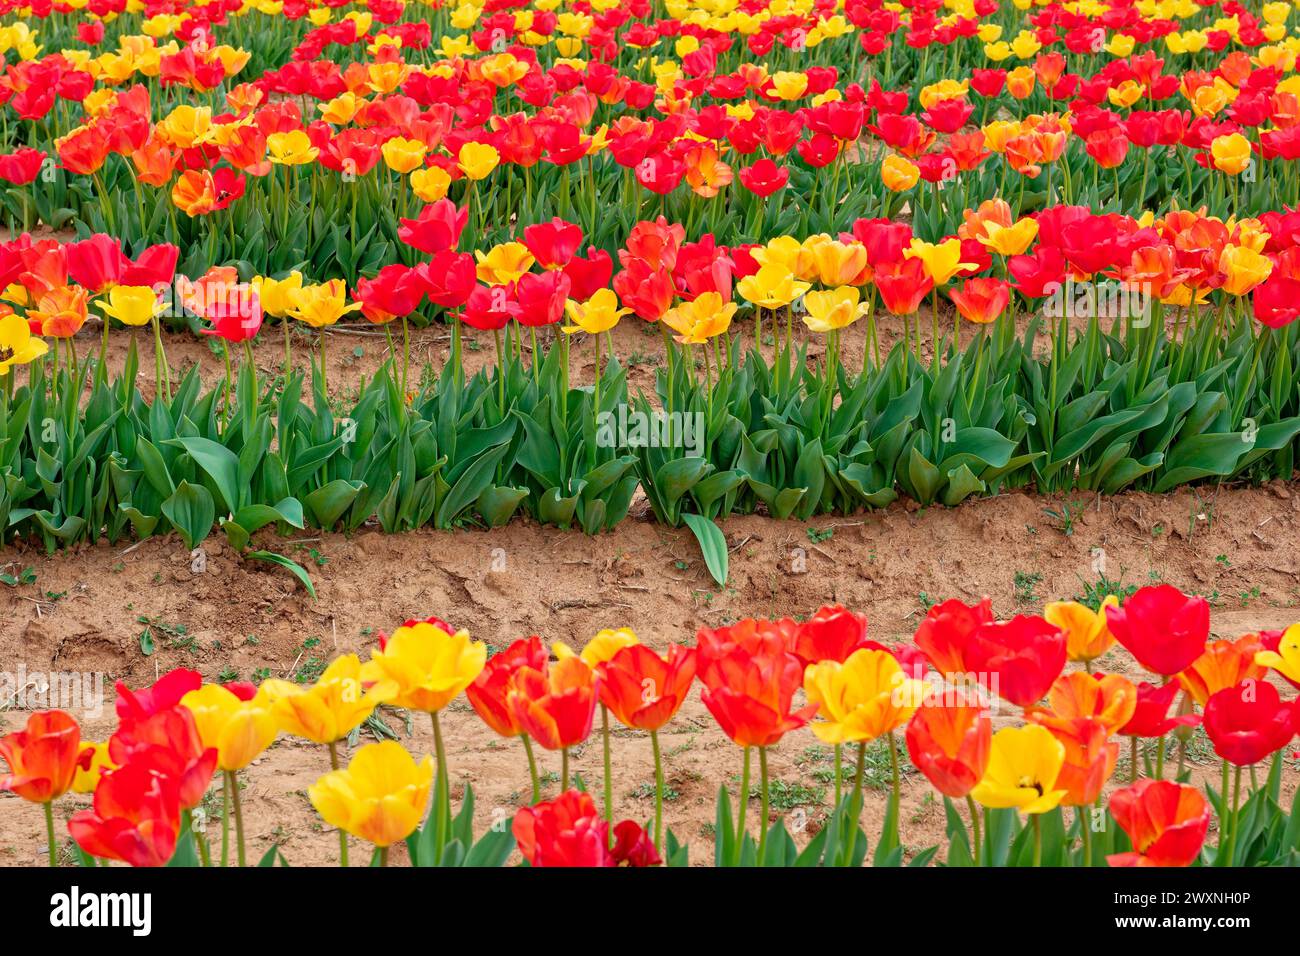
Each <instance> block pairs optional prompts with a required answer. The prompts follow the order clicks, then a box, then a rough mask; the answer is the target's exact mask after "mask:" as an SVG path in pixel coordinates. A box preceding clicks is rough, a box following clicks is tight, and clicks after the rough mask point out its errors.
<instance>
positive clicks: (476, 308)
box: [461, 285, 515, 332]
mask: <svg viewBox="0 0 1300 956" xmlns="http://www.w3.org/2000/svg"><path fill="white" fill-rule="evenodd" d="M514 297H515V289H514V286H513V285H494V286H486V285H475V286H474V289H473V291H471V292H470V294H469V298H468V299H467V300H466V301H465V310H464V311H463V312H462V313H461V318H463V319H464V320H465V324H466V325H469V326H471V327H472V328H476V329H479V330H480V331H484V332H490V331H493V330H495V329H504V328H505V327H506V326H507V325H509V324H510V320H511V318H513V312H512V306H513V303H514Z"/></svg>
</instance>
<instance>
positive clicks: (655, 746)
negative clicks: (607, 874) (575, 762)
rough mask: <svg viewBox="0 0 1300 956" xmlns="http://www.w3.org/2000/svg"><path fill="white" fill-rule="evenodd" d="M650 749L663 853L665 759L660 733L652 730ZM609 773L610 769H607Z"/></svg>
mask: <svg viewBox="0 0 1300 956" xmlns="http://www.w3.org/2000/svg"><path fill="white" fill-rule="evenodd" d="M650 749H651V750H653V751H654V755H655V849H656V850H658V851H659V854H660V855H661V856H662V855H663V846H664V760H663V754H662V753H660V751H659V733H658V731H654V730H652V731H650ZM606 773H607V774H608V771H606Z"/></svg>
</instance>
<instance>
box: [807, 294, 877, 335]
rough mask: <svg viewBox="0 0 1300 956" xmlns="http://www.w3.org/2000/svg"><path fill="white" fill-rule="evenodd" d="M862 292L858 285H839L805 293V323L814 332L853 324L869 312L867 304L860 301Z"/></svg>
mask: <svg viewBox="0 0 1300 956" xmlns="http://www.w3.org/2000/svg"><path fill="white" fill-rule="evenodd" d="M860 298H861V293H860V292H858V289H857V287H856V286H839V287H837V288H834V289H829V290H827V291H825V292H809V293H807V294H805V295H804V299H803V302H804V308H805V309H806V310H807V314H805V315H804V317H803V322H804V325H806V326H808V328H809V329H810V330H811V331H813V332H822V333H825V332H835V331H838V330H840V329H843V328H846V327H847V326H850V325H852V324H853V323H854V322H856V321H857V320H858V319H859V318H861V317H862V316H863V315H865V314H866V312H867V308H868V306H867V304H866V303H859V301H858V300H859V299H860Z"/></svg>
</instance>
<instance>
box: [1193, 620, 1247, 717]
mask: <svg viewBox="0 0 1300 956" xmlns="http://www.w3.org/2000/svg"><path fill="white" fill-rule="evenodd" d="M1262 650H1264V645H1263V643H1262V642H1261V641H1260V639H1259V635H1257V634H1247V635H1246V636H1245V637H1239V638H1237V639H1236V640H1235V641H1213V642H1211V643H1210V644H1209V645H1208V646H1207V647H1206V648H1205V653H1203V654H1202V655H1201V656H1200V657H1198V658H1197V659H1196V660H1195V661H1193V662H1192V666H1191V667H1189V668H1187V670H1185V671H1183V672H1182V673H1181V674H1179V675H1178V679H1179V681H1180V682H1181V683H1182V685H1183V689H1184V690H1186V691H1187V693H1189V694H1191V695H1192V699H1193V700H1194V701H1196V702H1197V703H1198V704H1200V705H1201V706H1202V707H1204V706H1205V703H1206V701H1208V700H1209V699H1210V698H1211V697H1213V696H1214V695H1215V694H1217V693H1218V692H1219V691H1221V690H1223V689H1225V688H1227V687H1236V686H1237V685H1238V684H1240V683H1241V682H1242V681H1244V680H1259V679H1260V678H1262V677H1263V676H1264V674H1265V673H1266V672H1267V670H1268V669H1267V668H1265V667H1261V666H1260V665H1258V664H1256V663H1255V655H1256V654H1258V653H1259V652H1260V651H1262Z"/></svg>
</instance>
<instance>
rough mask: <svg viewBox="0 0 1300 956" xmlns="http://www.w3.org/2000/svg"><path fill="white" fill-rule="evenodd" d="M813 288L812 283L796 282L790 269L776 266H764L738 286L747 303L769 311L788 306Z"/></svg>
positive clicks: (737, 288) (738, 290)
mask: <svg viewBox="0 0 1300 956" xmlns="http://www.w3.org/2000/svg"><path fill="white" fill-rule="evenodd" d="M811 288H812V285H811V284H810V283H807V282H800V281H798V280H796V279H795V277H794V274H793V273H792V272H791V271H790V270H789V269H786V268H782V267H781V266H776V265H769V266H763V267H762V268H760V269H759V270H758V271H757V272H755V273H754V274H753V275H748V276H745V278H743V279H741V280H740V282H738V283H737V284H736V291H737V292H739V293H740V295H741V297H742V298H744V300H745V301H746V302H749V303H752V304H753V305H759V306H763V307H764V308H768V309H779V308H782V307H783V306H787V305H789V304H790V303H791V302H793V301H794V300H795V299H797V298H799V296H801V295H803V294H804V293H805V292H807V291H808V290H809V289H811Z"/></svg>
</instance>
